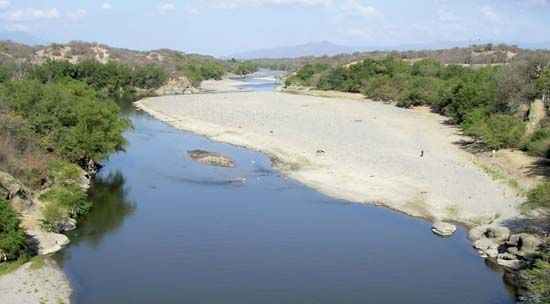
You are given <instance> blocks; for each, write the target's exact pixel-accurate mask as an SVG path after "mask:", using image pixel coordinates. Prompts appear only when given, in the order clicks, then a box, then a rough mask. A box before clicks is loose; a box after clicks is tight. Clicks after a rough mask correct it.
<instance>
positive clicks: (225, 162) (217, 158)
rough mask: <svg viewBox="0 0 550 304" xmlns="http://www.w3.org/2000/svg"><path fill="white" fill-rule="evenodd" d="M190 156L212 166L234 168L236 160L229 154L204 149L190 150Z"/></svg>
mask: <svg viewBox="0 0 550 304" xmlns="http://www.w3.org/2000/svg"><path fill="white" fill-rule="evenodd" d="M187 154H189V157H191V159H193V160H194V161H196V162H198V163H201V164H205V165H211V166H217V167H225V168H234V167H235V162H234V161H233V160H232V159H231V158H230V157H229V156H227V155H223V154H220V153H215V152H208V151H204V150H192V151H188V152H187Z"/></svg>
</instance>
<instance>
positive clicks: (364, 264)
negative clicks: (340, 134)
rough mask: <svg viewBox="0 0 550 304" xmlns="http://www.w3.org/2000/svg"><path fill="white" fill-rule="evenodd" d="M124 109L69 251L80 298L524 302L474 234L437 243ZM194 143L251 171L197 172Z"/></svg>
mask: <svg viewBox="0 0 550 304" xmlns="http://www.w3.org/2000/svg"><path fill="white" fill-rule="evenodd" d="M263 72H264V73H267V75H269V72H267V71H263ZM256 85H257V86H258V89H260V90H268V89H269V90H271V89H273V88H274V87H276V84H275V83H271V84H270V83H265V80H264V82H261V83H259V84H258V83H256ZM247 88H252V89H254V85H252V86H248V87H247ZM125 112H126V115H128V117H129V118H130V119H131V120H132V122H133V123H134V126H135V128H134V129H133V130H129V131H128V132H126V134H125V136H126V138H127V139H128V142H129V144H128V147H127V149H126V151H124V152H120V153H117V154H116V155H113V156H112V157H111V158H110V159H109V160H108V161H107V162H106V163H105V167H103V168H102V169H101V171H100V172H99V174H98V175H97V177H96V180H95V181H94V183H93V186H92V188H91V189H90V199H91V200H92V201H93V203H94V206H93V209H92V210H91V212H90V214H89V215H88V216H87V217H86V218H85V219H84V220H83V221H82V222H81V223H80V227H79V229H78V230H75V231H73V232H71V233H70V235H69V236H70V238H71V240H72V243H71V245H70V246H69V247H67V248H66V249H64V250H63V251H62V252H60V253H59V254H58V256H57V258H58V260H59V261H60V263H61V265H62V267H63V269H64V270H65V271H66V272H67V274H68V275H69V278H70V279H71V282H72V285H73V289H74V293H73V300H74V302H75V303H209V304H210V303H274V304H275V303H276V304H282V303H316V304H319V303H330V304H333V303H423V304H426V303H438V304H439V303H446V304H452V303H457V304H458V303H460V304H462V303H495V304H496V303H499V304H500V303H514V297H513V293H512V292H511V291H510V290H508V288H507V287H506V285H505V284H504V282H503V280H502V273H501V272H500V271H499V269H498V267H495V266H492V265H491V264H487V263H488V262H486V261H484V260H483V259H481V258H480V257H479V256H478V255H477V254H476V253H475V252H474V251H473V250H472V249H471V245H470V242H469V241H468V240H467V237H466V233H465V231H464V229H461V228H459V230H458V231H457V233H456V234H455V235H454V236H453V237H451V238H446V239H443V238H439V237H436V236H435V235H433V234H432V233H431V232H430V223H428V222H426V221H424V220H419V219H416V218H412V217H408V216H405V215H402V214H400V213H397V212H394V211H390V210H386V209H383V208H380V207H375V206H370V205H359V204H351V203H348V202H345V201H341V200H336V199H333V198H330V197H327V196H325V195H322V194H320V193H318V192H317V191H315V190H312V189H309V188H306V187H304V186H303V185H301V184H299V183H297V182H295V181H292V180H289V179H287V178H286V177H285V176H283V175H281V174H279V173H278V172H275V171H273V170H272V168H271V163H270V160H269V158H268V157H267V156H266V155H264V154H261V153H258V152H255V151H250V150H246V149H243V148H239V147H235V146H231V145H227V144H221V143H216V142H212V141H210V140H208V139H207V138H205V137H202V136H198V135H195V134H192V133H189V132H183V131H180V130H176V129H174V128H173V127H170V126H168V125H167V124H165V123H162V122H160V121H158V120H156V119H154V118H152V117H151V116H149V115H147V114H144V113H142V112H139V111H134V110H132V109H131V107H127V108H126V111H125ZM194 149H203V150H208V151H215V152H221V153H225V154H227V155H230V156H231V157H232V158H234V159H235V161H236V163H237V165H238V166H237V167H236V168H233V169H227V168H217V167H210V166H205V165H200V164H197V163H195V162H193V161H192V160H191V159H190V158H189V157H188V155H187V151H189V150H194Z"/></svg>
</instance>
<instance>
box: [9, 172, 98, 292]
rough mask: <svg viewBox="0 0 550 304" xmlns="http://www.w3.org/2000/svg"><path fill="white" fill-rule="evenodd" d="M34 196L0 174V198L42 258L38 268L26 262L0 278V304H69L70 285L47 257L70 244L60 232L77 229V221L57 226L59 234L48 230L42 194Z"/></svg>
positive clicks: (82, 181)
mask: <svg viewBox="0 0 550 304" xmlns="http://www.w3.org/2000/svg"><path fill="white" fill-rule="evenodd" d="M87 176H88V175H87V173H86V172H84V171H82V172H81V179H80V186H81V187H82V188H84V189H88V188H89V186H90V179H89V178H88V177H87ZM45 191H47V188H46V189H44V190H43V191H40V193H33V192H32V191H30V190H29V189H28V188H26V187H25V186H24V185H23V184H22V183H20V182H19V181H18V180H17V179H15V178H14V177H13V176H11V175H10V174H8V173H6V172H0V195H2V196H4V197H6V198H7V199H8V201H9V203H10V204H11V205H12V206H13V207H14V209H15V210H16V211H17V212H19V214H20V219H21V227H22V228H23V229H24V231H25V233H26V235H27V237H28V239H29V243H30V252H32V253H34V254H36V256H39V257H44V263H43V264H42V265H40V267H39V269H36V267H33V266H32V265H33V262H28V263H26V264H24V265H22V266H21V267H19V269H17V270H15V271H13V272H10V273H7V274H5V275H2V276H0V291H1V292H0V303H39V302H40V303H42V302H46V303H54V302H55V303H69V302H70V295H71V292H72V289H71V284H70V282H69V280H68V278H67V277H66V275H65V274H64V273H63V271H62V270H61V269H60V268H59V266H58V265H57V263H56V262H55V261H54V260H52V259H51V258H49V257H50V256H51V255H52V254H54V253H56V252H58V251H60V250H62V249H63V248H64V247H65V246H67V245H68V244H69V243H70V239H69V238H68V237H67V236H66V235H64V234H62V233H63V232H67V231H71V230H74V229H76V227H77V221H76V220H75V219H72V218H69V219H67V221H65V222H63V223H60V225H59V229H58V230H59V233H55V232H51V231H47V230H46V229H45V228H44V227H43V218H44V216H43V214H42V209H43V206H44V202H42V201H41V200H40V199H39V197H40V194H41V193H44V192H45Z"/></svg>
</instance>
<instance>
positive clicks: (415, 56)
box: [252, 44, 550, 71]
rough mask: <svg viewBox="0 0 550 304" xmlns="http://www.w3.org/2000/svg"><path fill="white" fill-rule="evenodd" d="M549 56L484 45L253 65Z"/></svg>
mask: <svg viewBox="0 0 550 304" xmlns="http://www.w3.org/2000/svg"><path fill="white" fill-rule="evenodd" d="M536 53H550V51H539V50H529V49H523V48H519V47H518V46H515V45H505V44H496V45H494V44H484V45H472V46H469V47H455V48H448V49H439V50H408V51H396V50H394V51H382V50H377V51H369V52H355V53H351V54H339V55H335V56H322V57H313V56H305V57H299V58H263V59H255V60H252V61H253V62H255V63H257V64H258V65H260V66H262V67H269V68H274V69H283V70H287V71H296V70H298V69H299V68H301V67H302V66H304V65H306V64H308V63H312V62H315V63H323V64H328V65H331V66H344V65H348V64H353V63H356V62H360V61H362V60H365V59H376V60H380V59H384V58H386V57H388V56H392V57H395V58H398V59H402V60H406V61H413V62H414V61H417V60H421V59H433V60H436V61H439V62H441V63H443V64H462V65H488V64H505V63H510V62H511V61H512V60H513V59H514V58H517V57H518V56H519V57H522V56H525V55H529V54H536Z"/></svg>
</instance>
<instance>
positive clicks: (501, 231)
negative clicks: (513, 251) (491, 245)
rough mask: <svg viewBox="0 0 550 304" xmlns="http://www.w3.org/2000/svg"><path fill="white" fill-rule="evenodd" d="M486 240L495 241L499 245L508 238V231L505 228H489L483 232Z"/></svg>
mask: <svg viewBox="0 0 550 304" xmlns="http://www.w3.org/2000/svg"><path fill="white" fill-rule="evenodd" d="M485 235H486V236H487V238H490V239H495V240H497V242H499V243H503V242H504V241H506V240H507V239H508V238H509V237H510V229H509V228H507V227H489V228H487V231H486V232H485Z"/></svg>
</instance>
